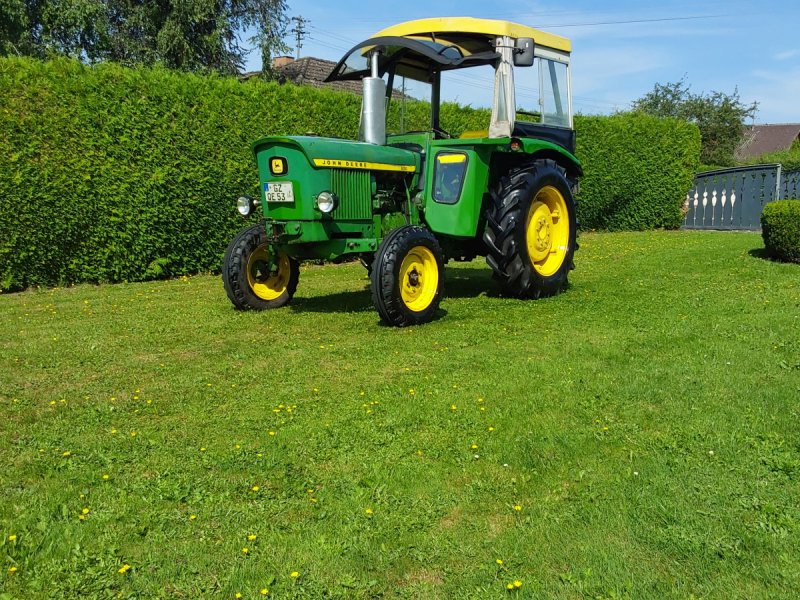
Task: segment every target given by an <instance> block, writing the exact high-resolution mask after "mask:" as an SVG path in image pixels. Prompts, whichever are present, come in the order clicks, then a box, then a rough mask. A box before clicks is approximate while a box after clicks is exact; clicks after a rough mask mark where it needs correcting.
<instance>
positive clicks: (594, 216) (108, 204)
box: [0, 58, 699, 290]
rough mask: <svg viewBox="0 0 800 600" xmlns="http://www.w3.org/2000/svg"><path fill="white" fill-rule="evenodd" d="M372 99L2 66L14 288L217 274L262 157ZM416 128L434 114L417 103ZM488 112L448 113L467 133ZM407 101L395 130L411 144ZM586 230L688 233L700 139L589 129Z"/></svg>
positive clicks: (71, 66)
mask: <svg viewBox="0 0 800 600" xmlns="http://www.w3.org/2000/svg"><path fill="white" fill-rule="evenodd" d="M359 106H360V98H359V97H357V96H355V95H352V94H348V93H343V92H333V91H330V90H320V89H315V88H310V87H297V86H293V85H283V86H281V85H277V84H274V83H265V82H263V81H259V80H251V81H248V82H246V83H241V82H239V81H238V80H237V79H235V78H223V77H214V76H198V75H192V74H186V73H177V72H174V71H168V70H165V69H158V68H156V69H128V68H124V67H121V66H119V65H115V64H109V63H107V64H100V65H97V66H94V67H89V66H86V65H83V64H81V63H78V62H75V61H70V60H66V59H60V60H55V61H50V62H41V61H36V60H31V59H19V58H4V59H0V107H1V108H0V290H16V289H22V288H24V287H26V286H30V285H54V284H64V283H74V282H101V281H107V282H115V281H137V280H145V279H152V278H158V277H165V276H174V275H181V274H188V273H197V272H203V271H209V270H216V269H218V267H219V262H220V259H221V256H222V253H223V251H224V249H225V247H226V245H227V243H228V241H229V240H230V239H231V237H232V236H233V235H234V234H235V233H236V232H237V231H238V230H240V229H241V228H242V227H243V226H244V223H243V220H242V219H241V217H240V216H239V215H238V214H237V213H236V212H235V210H234V200H235V198H236V197H237V196H239V195H241V194H242V193H248V192H250V193H257V187H256V186H257V184H258V180H257V173H256V170H255V167H254V164H253V159H252V155H251V151H250V145H251V143H252V142H253V141H254V140H255V139H257V138H258V137H260V136H262V135H268V134H275V135H278V134H297V133H304V132H314V133H316V134H319V135H323V136H339V137H345V138H354V137H355V136H356V135H357V130H358V113H359ZM404 119H405V125H406V129H425V128H427V122H428V106H427V104H426V103H424V102H407V103H406V106H405V110H404ZM488 120H489V113H488V111H487V110H483V109H472V108H469V107H466V108H465V107H460V106H458V105H455V104H445V105H444V106H443V107H442V123H443V125H444V126H445V127H446V128H447V129H448V130H449V131H450V132H451V133H453V134H454V135H458V134H459V133H461V131H464V130H468V129H483V128H486V126H487V124H488ZM399 122H400V106H399V103H398V102H396V101H395V102H393V103H392V105H391V108H390V114H389V129H390V130H392V129H394V130H397V129H398V128H399ZM576 128H577V129H578V140H579V142H578V152H577V154H578V157H579V158H580V159H581V160H582V161H583V162H584V167H585V170H586V177H585V178H584V179H583V181H582V182H581V194H580V201H581V205H580V209H579V211H580V216H581V218H582V221H583V225H584V227H589V228H609V229H626V228H633V229H646V228H653V227H677V226H678V225H679V223H680V205H681V203H682V201H683V198H684V197H685V193H686V190H687V189H689V187H690V185H691V181H692V176H693V175H694V170H695V169H694V167H695V165H696V164H697V157H698V156H699V133H698V132H697V129H696V128H695V127H693V126H690V125H687V124H685V123H681V122H677V121H663V120H659V119H656V118H653V117H646V116H641V115H629V114H626V115H619V116H615V117H578V118H577V119H576Z"/></svg>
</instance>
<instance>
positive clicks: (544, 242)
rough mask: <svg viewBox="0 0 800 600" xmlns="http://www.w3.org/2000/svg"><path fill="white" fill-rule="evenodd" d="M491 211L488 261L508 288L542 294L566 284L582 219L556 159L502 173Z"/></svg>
mask: <svg viewBox="0 0 800 600" xmlns="http://www.w3.org/2000/svg"><path fill="white" fill-rule="evenodd" d="M491 195H492V204H491V206H490V207H489V209H488V210H487V211H486V230H485V232H484V234H483V241H484V244H485V245H486V249H487V254H486V262H487V263H488V264H489V266H490V267H491V268H492V271H493V272H494V278H495V279H496V280H498V281H499V282H500V286H501V289H502V291H503V293H505V294H506V295H509V296H513V297H515V298H542V297H545V296H553V295H555V294H558V293H559V292H561V291H562V290H564V288H566V286H567V276H568V274H569V271H570V270H571V269H573V268H575V265H574V263H573V262H572V258H573V254H574V253H575V249H576V243H575V234H576V231H577V220H576V215H575V200H574V199H573V197H572V187H571V185H570V182H569V181H568V180H567V178H566V173H565V171H564V169H563V168H561V167H560V166H559V165H558V164H557V163H556V162H555V161H552V160H536V161H533V162H532V163H531V164H529V165H526V166H524V167H521V168H516V169H513V170H512V171H510V172H509V173H508V174H507V175H506V176H504V177H501V178H500V180H499V181H498V182H497V184H496V185H495V186H494V187H493V189H492V190H491Z"/></svg>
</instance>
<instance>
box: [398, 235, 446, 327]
mask: <svg viewBox="0 0 800 600" xmlns="http://www.w3.org/2000/svg"><path fill="white" fill-rule="evenodd" d="M437 289H439V265H438V264H437V263H436V257H435V256H434V255H433V252H431V251H430V250H429V249H428V248H426V247H425V246H414V247H413V248H412V249H411V250H410V251H409V252H408V254H406V257H405V258H404V259H403V264H402V265H400V297H401V298H402V299H403V304H405V305H406V306H407V307H408V308H409V310H413V311H414V312H421V311H423V310H425V309H426V308H428V307H429V306H430V305H431V303H432V302H433V299H434V298H435V297H436V290H437Z"/></svg>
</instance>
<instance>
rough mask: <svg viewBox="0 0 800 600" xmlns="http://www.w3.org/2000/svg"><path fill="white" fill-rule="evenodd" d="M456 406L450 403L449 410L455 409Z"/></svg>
mask: <svg viewBox="0 0 800 600" xmlns="http://www.w3.org/2000/svg"><path fill="white" fill-rule="evenodd" d="M456 408H458V407H457V406H456V405H455V404H451V405H450V410H455V409H456Z"/></svg>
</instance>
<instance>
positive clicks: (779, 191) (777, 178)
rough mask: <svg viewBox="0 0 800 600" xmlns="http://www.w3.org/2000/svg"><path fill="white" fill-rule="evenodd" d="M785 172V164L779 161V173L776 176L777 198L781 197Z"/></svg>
mask: <svg viewBox="0 0 800 600" xmlns="http://www.w3.org/2000/svg"><path fill="white" fill-rule="evenodd" d="M782 172H783V165H782V164H781V163H778V174H777V175H776V176H775V200H780V199H781V174H782Z"/></svg>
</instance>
